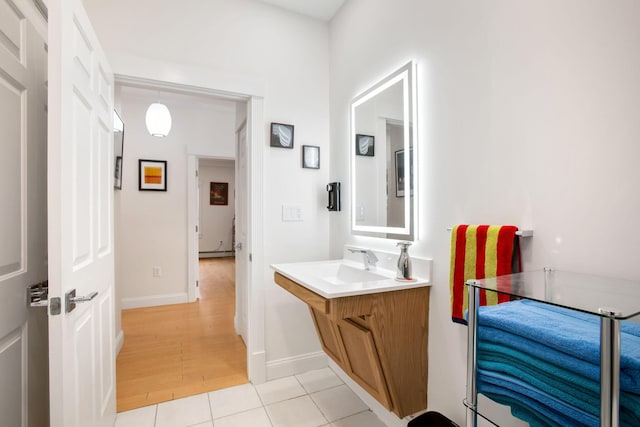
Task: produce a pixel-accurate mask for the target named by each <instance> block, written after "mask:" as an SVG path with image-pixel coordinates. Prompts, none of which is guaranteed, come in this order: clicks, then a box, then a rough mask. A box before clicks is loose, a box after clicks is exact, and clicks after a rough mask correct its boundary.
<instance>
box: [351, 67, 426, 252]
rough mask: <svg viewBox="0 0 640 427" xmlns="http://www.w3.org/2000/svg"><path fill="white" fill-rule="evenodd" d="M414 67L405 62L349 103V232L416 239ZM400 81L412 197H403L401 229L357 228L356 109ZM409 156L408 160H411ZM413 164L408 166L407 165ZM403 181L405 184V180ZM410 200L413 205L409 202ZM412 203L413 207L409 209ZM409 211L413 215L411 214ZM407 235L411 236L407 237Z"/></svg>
mask: <svg viewBox="0 0 640 427" xmlns="http://www.w3.org/2000/svg"><path fill="white" fill-rule="evenodd" d="M416 74H417V73H416V64H415V62H414V61H409V62H408V63H407V64H405V65H404V66H402V67H401V68H399V69H398V70H396V71H395V72H393V73H391V74H389V75H388V76H386V77H384V78H383V79H381V80H380V81H379V82H377V83H375V84H374V85H373V86H371V87H370V88H369V89H367V90H366V91H364V92H363V93H361V94H360V95H358V96H356V97H355V98H354V100H353V101H352V102H351V109H350V113H351V114H350V116H351V117H350V123H351V131H350V133H349V136H350V138H349V152H350V167H351V231H352V232H365V233H380V234H385V236H374V237H384V238H387V236H386V234H396V235H405V236H407V237H406V238H404V237H403V239H402V240H417V236H418V234H417V233H418V229H417V218H418V194H419V191H418V182H419V180H418V167H417V165H418V143H417V142H418V132H417V127H418V126H417V99H416V98H417V91H416ZM400 81H402V82H403V91H402V92H403V127H404V146H403V148H404V152H405V153H409V152H410V148H411V147H410V141H413V147H412V148H413V156H404V170H405V171H413V172H412V176H410V177H409V180H408V183H409V186H411V182H413V195H411V193H410V191H408V192H407V195H406V196H405V198H404V227H386V226H379V225H358V224H357V223H356V217H357V215H356V208H357V206H356V191H355V190H356V167H355V164H356V154H355V149H353V144H354V143H355V140H356V133H357V131H356V114H355V113H356V108H357V107H358V106H360V105H362V104H364V103H365V102H367V101H369V100H370V99H372V98H373V97H375V96H376V95H378V94H380V93H381V92H383V91H384V90H385V89H387V88H389V87H391V86H392V85H394V84H396V83H398V82H400ZM411 157H412V158H411ZM411 162H412V163H413V164H412V165H411V164H410V163H411ZM405 182H407V181H405ZM412 199H413V203H412ZM412 204H413V207H412ZM412 210H413V215H412V212H411V211H412ZM411 217H413V219H414V221H413V222H414V224H413V233H411ZM410 234H411V236H410Z"/></svg>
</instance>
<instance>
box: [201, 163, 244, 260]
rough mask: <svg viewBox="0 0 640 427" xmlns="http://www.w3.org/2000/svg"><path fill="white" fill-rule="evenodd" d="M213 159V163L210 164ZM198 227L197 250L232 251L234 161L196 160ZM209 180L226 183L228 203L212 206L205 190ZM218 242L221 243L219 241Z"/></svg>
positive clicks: (208, 185) (234, 187) (209, 185)
mask: <svg viewBox="0 0 640 427" xmlns="http://www.w3.org/2000/svg"><path fill="white" fill-rule="evenodd" d="M212 162H213V164H211V163H212ZM198 177H199V182H200V230H199V241H198V251H199V252H201V253H202V252H214V251H216V252H222V251H231V250H233V243H232V242H233V217H234V216H235V196H234V194H235V190H236V178H235V162H234V161H215V160H214V161H212V160H208V159H205V160H202V159H201V160H200V166H199V168H198ZM212 182H226V183H227V184H229V193H228V204H227V205H226V206H223V205H212V204H211V201H210V198H209V192H210V188H211V183H212ZM221 241H222V243H220V242H221Z"/></svg>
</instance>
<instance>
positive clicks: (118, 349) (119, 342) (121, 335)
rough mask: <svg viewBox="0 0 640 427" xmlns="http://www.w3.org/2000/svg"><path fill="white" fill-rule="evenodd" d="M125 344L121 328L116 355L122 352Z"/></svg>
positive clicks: (117, 337) (117, 338)
mask: <svg viewBox="0 0 640 427" xmlns="http://www.w3.org/2000/svg"><path fill="white" fill-rule="evenodd" d="M123 345H124V332H122V330H120V332H118V335H116V356H118V354H120V350H122V346H123Z"/></svg>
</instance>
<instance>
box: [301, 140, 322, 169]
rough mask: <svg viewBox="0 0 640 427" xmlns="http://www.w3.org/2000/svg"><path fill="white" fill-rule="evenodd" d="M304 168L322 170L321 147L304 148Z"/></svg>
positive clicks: (304, 146)
mask: <svg viewBox="0 0 640 427" xmlns="http://www.w3.org/2000/svg"><path fill="white" fill-rule="evenodd" d="M302 167H303V168H305V169H320V147H317V146H315V145H303V146H302Z"/></svg>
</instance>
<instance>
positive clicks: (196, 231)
mask: <svg viewBox="0 0 640 427" xmlns="http://www.w3.org/2000/svg"><path fill="white" fill-rule="evenodd" d="M197 232H198V226H197V225H196V233H197Z"/></svg>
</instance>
